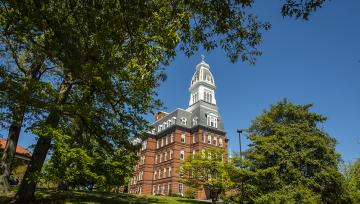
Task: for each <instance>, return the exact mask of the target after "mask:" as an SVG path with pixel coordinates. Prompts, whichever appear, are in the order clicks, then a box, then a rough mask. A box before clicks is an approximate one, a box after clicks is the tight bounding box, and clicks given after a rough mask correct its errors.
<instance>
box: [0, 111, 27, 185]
mask: <svg viewBox="0 0 360 204" xmlns="http://www.w3.org/2000/svg"><path fill="white" fill-rule="evenodd" d="M12 115H14V116H15V117H14V119H13V122H12V123H11V125H10V128H9V133H8V138H7V142H6V146H5V149H4V152H3V155H2V158H1V175H0V192H8V191H9V183H8V179H9V177H10V172H11V163H12V161H13V158H14V155H15V152H16V146H17V143H18V140H19V135H20V131H21V125H22V122H23V120H24V111H20V113H18V112H17V111H16V110H14V111H13V112H12Z"/></svg>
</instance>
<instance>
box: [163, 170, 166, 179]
mask: <svg viewBox="0 0 360 204" xmlns="http://www.w3.org/2000/svg"><path fill="white" fill-rule="evenodd" d="M163 178H166V168H164V175H163Z"/></svg>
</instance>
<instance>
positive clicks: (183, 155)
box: [180, 150, 185, 160]
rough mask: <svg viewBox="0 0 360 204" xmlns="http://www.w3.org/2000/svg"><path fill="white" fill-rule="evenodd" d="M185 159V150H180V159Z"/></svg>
mask: <svg viewBox="0 0 360 204" xmlns="http://www.w3.org/2000/svg"><path fill="white" fill-rule="evenodd" d="M184 159H185V153H184V150H181V151H180V160H184Z"/></svg>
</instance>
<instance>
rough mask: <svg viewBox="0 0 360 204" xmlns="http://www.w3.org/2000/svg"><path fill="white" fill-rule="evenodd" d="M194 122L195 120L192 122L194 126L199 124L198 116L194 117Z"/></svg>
mask: <svg viewBox="0 0 360 204" xmlns="http://www.w3.org/2000/svg"><path fill="white" fill-rule="evenodd" d="M192 122H193V124H192V125H193V126H195V125H197V124H198V117H194V118H193V120H192Z"/></svg>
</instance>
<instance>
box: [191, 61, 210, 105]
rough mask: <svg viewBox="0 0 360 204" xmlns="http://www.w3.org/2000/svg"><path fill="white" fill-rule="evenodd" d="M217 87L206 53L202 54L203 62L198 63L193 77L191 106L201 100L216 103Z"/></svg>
mask: <svg viewBox="0 0 360 204" xmlns="http://www.w3.org/2000/svg"><path fill="white" fill-rule="evenodd" d="M215 89H216V86H215V81H214V77H213V75H212V74H211V72H210V66H209V65H208V64H207V63H206V62H205V57H204V55H201V62H200V63H199V64H198V65H196V71H195V73H194V75H193V77H192V79H191V84H190V88H189V91H190V102H189V106H191V105H193V104H194V103H196V102H198V101H200V100H202V101H205V102H207V103H210V104H213V105H216V99H215Z"/></svg>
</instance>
